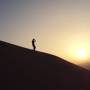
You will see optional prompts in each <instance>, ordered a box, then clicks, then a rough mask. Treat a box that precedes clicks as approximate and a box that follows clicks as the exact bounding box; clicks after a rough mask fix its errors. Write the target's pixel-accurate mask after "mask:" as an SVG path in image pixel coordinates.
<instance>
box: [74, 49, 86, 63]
mask: <svg viewBox="0 0 90 90" xmlns="http://www.w3.org/2000/svg"><path fill="white" fill-rule="evenodd" d="M73 57H74V58H75V59H76V60H78V62H79V63H84V62H86V61H87V60H88V52H87V50H86V49H84V48H79V49H76V50H75V51H74V52H73Z"/></svg>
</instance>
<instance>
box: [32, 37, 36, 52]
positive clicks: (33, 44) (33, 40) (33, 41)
mask: <svg viewBox="0 0 90 90" xmlns="http://www.w3.org/2000/svg"><path fill="white" fill-rule="evenodd" d="M35 42H36V40H35V39H34V38H33V39H32V46H33V50H34V51H36V46H35Z"/></svg>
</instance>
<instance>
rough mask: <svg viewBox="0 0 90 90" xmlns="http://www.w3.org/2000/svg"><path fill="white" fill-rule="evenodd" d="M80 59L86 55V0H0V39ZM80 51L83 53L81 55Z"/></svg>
mask: <svg viewBox="0 0 90 90" xmlns="http://www.w3.org/2000/svg"><path fill="white" fill-rule="evenodd" d="M32 38H36V40H37V43H36V44H37V49H38V50H39V51H44V52H48V53H51V54H54V55H57V56H59V57H63V58H65V59H67V60H69V61H71V62H74V63H81V62H82V60H81V59H82V57H81V59H79V58H78V56H77V53H78V52H79V51H80V50H81V51H82V52H83V53H82V54H84V53H85V54H86V55H87V57H86V58H85V59H86V61H85V62H89V56H90V46H89V45H90V0H0V39H1V40H3V41H7V42H10V43H13V44H17V45H20V46H24V47H27V48H32V46H31V40H32ZM85 54H84V55H85Z"/></svg>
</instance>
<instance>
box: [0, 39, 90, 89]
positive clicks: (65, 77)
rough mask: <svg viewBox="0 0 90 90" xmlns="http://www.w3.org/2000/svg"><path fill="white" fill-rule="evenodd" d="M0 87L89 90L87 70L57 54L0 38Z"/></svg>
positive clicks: (89, 76)
mask: <svg viewBox="0 0 90 90" xmlns="http://www.w3.org/2000/svg"><path fill="white" fill-rule="evenodd" d="M0 90H90V72H89V71H88V70H86V69H84V68H82V67H79V66H77V65H74V64H72V63H70V62H67V61H65V60H64V59H61V58H59V57H56V56H53V55H50V54H47V53H43V52H39V51H36V52H33V50H30V49H26V48H23V47H20V46H16V45H13V44H10V43H7V42H3V41H0Z"/></svg>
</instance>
